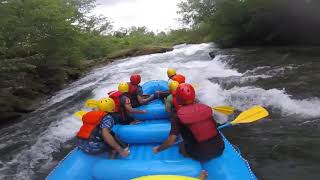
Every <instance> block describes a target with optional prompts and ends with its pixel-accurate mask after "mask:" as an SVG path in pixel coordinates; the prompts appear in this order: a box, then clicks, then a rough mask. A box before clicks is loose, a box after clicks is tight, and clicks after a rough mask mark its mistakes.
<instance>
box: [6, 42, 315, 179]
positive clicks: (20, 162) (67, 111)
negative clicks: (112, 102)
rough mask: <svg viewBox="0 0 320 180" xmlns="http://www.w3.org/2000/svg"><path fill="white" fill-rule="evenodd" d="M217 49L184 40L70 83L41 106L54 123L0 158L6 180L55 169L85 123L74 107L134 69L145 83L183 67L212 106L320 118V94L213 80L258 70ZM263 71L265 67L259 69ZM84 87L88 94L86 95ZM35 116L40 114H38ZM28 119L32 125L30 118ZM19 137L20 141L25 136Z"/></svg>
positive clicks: (99, 95)
mask: <svg viewBox="0 0 320 180" xmlns="http://www.w3.org/2000/svg"><path fill="white" fill-rule="evenodd" d="M212 48H214V47H213V45H212V44H200V45H180V46H177V47H176V48H175V50H173V51H172V52H167V53H163V54H153V55H146V56H140V57H134V58H127V59H124V60H119V61H116V62H114V63H112V64H109V65H107V66H105V67H101V68H98V69H95V70H94V71H92V72H90V73H88V74H87V75H86V76H85V77H83V78H82V79H80V80H78V81H76V82H74V83H72V84H70V85H69V86H68V87H67V88H66V89H64V90H62V91H60V92H58V93H56V95H55V96H53V97H52V98H51V99H49V100H48V102H47V103H46V104H45V105H44V106H43V107H42V108H41V109H42V110H48V111H51V112H55V111H57V112H55V114H56V115H55V116H49V115H50V114H49V115H48V118H49V120H50V121H52V122H50V123H48V124H49V125H48V126H44V125H42V126H41V127H37V123H36V124H35V127H34V128H42V129H43V131H42V132H41V133H39V134H32V132H31V134H29V136H28V138H29V139H25V140H26V141H29V145H28V146H26V147H25V148H23V149H22V150H21V151H19V152H18V153H16V154H12V158H11V159H10V160H9V161H4V160H1V161H0V162H1V165H2V167H1V168H0V174H1V175H0V179H5V178H8V179H33V178H34V177H35V175H36V174H37V173H38V172H39V171H45V172H48V171H50V169H51V168H52V166H53V165H54V164H55V163H56V160H57V158H54V156H53V154H54V153H55V152H58V151H61V149H64V147H63V146H64V145H65V143H66V142H67V141H69V140H71V139H73V138H74V137H75V134H76V132H77V130H78V129H79V127H80V126H81V122H80V121H79V120H77V119H76V118H74V117H72V114H73V112H74V111H77V110H80V109H81V108H85V107H84V102H85V99H88V98H94V99H99V98H102V97H105V96H106V94H107V92H108V91H111V90H115V89H116V88H117V83H118V82H126V81H128V80H129V76H130V74H131V73H140V74H141V76H142V81H143V82H146V81H149V80H155V79H164V80H166V79H167V77H166V69H167V68H168V67H172V68H177V71H178V72H179V73H182V74H184V75H185V76H186V77H187V81H188V82H190V83H192V84H193V85H194V86H195V87H196V91H197V96H198V98H199V99H200V100H201V101H202V102H204V103H206V104H208V105H211V106H220V105H232V106H234V107H236V108H238V109H240V110H245V109H247V108H249V107H251V106H253V105H262V106H265V107H268V108H271V109H272V108H276V109H278V110H280V111H281V114H282V115H283V116H290V115H298V116H301V118H306V117H320V109H319V107H320V100H319V99H305V100H296V99H295V98H294V97H291V96H290V95H289V94H287V93H286V92H285V90H279V89H269V90H266V89H262V88H258V87H254V86H245V87H233V88H230V89H223V88H222V87H221V85H220V84H219V83H217V82H213V81H211V80H210V79H211V78H216V79H223V78H228V77H235V78H239V79H241V81H242V82H245V81H249V80H252V79H251V78H250V77H251V76H253V75H252V72H246V73H244V74H242V73H239V72H238V71H237V70H236V69H231V68H230V67H229V66H228V65H227V63H226V62H227V61H226V59H228V58H231V57H230V56H225V55H217V56H216V57H215V58H214V59H212V58H210V56H209V55H208V53H209V52H210V50H211V49H212ZM260 69H262V68H260ZM258 70H259V68H257V69H256V70H255V71H258ZM279 72H280V70H279ZM247 76H249V77H247ZM260 76H262V77H266V78H272V76H273V74H272V73H268V74H265V76H264V75H261V74H260ZM246 78H247V79H246ZM242 82H240V83H242ZM81 92H85V93H83V95H82V96H80V95H79V93H81ZM77 98H80V99H77ZM58 104H59V106H60V108H59V111H58V110H57V106H58ZM34 116H37V114H36V113H35V115H34ZM34 119H36V117H34ZM35 121H39V122H41V121H43V120H41V119H36V120H35ZM22 123H25V124H26V125H27V122H22ZM39 124H41V123H39ZM22 126H23V125H22ZM39 126H40V125H39ZM21 131H23V129H22V130H21ZM12 133H13V132H12ZM22 133H23V132H22ZM11 136H12V137H14V136H19V134H16V135H15V134H11ZM16 139H17V141H18V140H19V137H16ZM2 145H3V146H6V145H8V143H5V142H1V143H0V147H2ZM58 159H62V157H59V158H58ZM12 172H15V173H12Z"/></svg>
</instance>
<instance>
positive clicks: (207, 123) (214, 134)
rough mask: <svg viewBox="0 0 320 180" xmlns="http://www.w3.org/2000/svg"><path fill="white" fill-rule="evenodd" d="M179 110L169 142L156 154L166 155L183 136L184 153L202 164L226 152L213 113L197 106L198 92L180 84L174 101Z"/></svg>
mask: <svg viewBox="0 0 320 180" xmlns="http://www.w3.org/2000/svg"><path fill="white" fill-rule="evenodd" d="M173 105H174V108H175V110H176V113H175V115H174V116H173V117H172V120H171V131H170V134H169V137H168V139H167V140H166V141H165V142H164V143H162V144H161V145H160V146H156V147H154V148H153V152H154V153H158V152H160V151H163V150H165V149H167V148H168V147H170V146H171V145H173V144H174V143H175V141H176V139H177V136H178V135H179V134H181V136H182V138H183V140H184V141H183V142H182V143H181V144H180V152H181V153H182V154H183V155H184V156H189V157H191V158H193V159H195V160H198V161H207V160H210V159H212V158H215V157H218V156H220V155H221V154H222V152H223V150H224V142H223V140H222V137H221V135H220V133H219V132H218V130H217V127H216V122H215V121H214V119H213V117H212V109H211V108H210V107H209V106H207V105H205V104H202V103H196V102H195V90H194V88H193V87H192V85H190V84H186V83H183V84H180V85H179V86H178V88H177V90H176V97H175V98H173Z"/></svg>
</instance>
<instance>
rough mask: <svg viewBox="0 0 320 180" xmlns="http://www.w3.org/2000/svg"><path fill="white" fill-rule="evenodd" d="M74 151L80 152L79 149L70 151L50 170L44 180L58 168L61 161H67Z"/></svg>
mask: <svg viewBox="0 0 320 180" xmlns="http://www.w3.org/2000/svg"><path fill="white" fill-rule="evenodd" d="M74 151H80V149H79V148H78V147H76V148H74V149H73V150H72V151H70V152H69V153H68V154H67V155H66V156H65V157H64V158H63V159H62V160H61V161H59V163H58V164H57V165H56V166H55V167H54V168H53V169H52V170H51V172H50V173H49V174H48V176H47V177H46V180H47V179H48V177H49V176H50V175H51V174H52V173H53V172H54V171H55V170H56V169H58V167H60V165H61V164H62V163H63V161H64V160H65V159H67V158H68V157H69V156H70V154H72V153H73V152H74Z"/></svg>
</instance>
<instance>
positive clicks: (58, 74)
mask: <svg viewBox="0 0 320 180" xmlns="http://www.w3.org/2000/svg"><path fill="white" fill-rule="evenodd" d="M94 6H95V0H27V1H26V0H0V82H1V83H0V113H1V114H2V116H1V117H0V120H1V119H13V118H16V117H19V116H20V115H21V113H25V112H29V111H32V109H33V108H34V107H32V106H31V105H32V102H34V100H35V99H36V98H37V97H41V96H43V95H47V94H50V93H52V92H54V91H56V90H58V89H60V88H61V87H62V85H63V84H65V83H66V82H68V81H69V80H72V79H76V78H78V77H79V75H81V72H82V71H83V69H86V67H91V66H92V64H90V63H92V62H93V65H94V63H96V62H102V61H108V59H105V58H104V59H103V60H102V61H91V59H97V58H103V57H114V58H116V57H123V56H131V55H139V54H146V53H153V52H163V51H165V50H167V49H163V48H162V47H171V46H172V45H173V44H176V43H181V42H185V41H186V39H183V38H180V39H179V38H176V36H179V35H180V34H183V33H185V32H187V31H189V30H178V31H173V32H172V33H171V34H170V35H168V34H166V33H160V34H154V33H153V32H150V31H148V30H147V29H146V28H145V27H132V28H129V29H122V30H119V31H113V30H112V24H111V23H110V21H109V20H108V18H106V17H103V16H99V17H96V16H89V15H88V14H89V12H90V11H91V10H92V9H93V8H94ZM190 39H191V38H190ZM188 41H189V42H191V40H189V39H188Z"/></svg>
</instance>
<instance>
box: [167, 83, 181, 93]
mask: <svg viewBox="0 0 320 180" xmlns="http://www.w3.org/2000/svg"><path fill="white" fill-rule="evenodd" d="M178 86H179V82H178V81H170V82H169V90H170V93H172V92H174V91H175V90H176V89H177V87H178Z"/></svg>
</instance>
